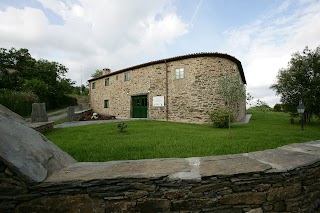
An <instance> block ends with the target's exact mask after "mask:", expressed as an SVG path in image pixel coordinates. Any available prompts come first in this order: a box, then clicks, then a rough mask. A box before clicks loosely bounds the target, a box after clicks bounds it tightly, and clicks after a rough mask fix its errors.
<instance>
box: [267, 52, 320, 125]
mask: <svg viewBox="0 0 320 213" xmlns="http://www.w3.org/2000/svg"><path fill="white" fill-rule="evenodd" d="M270 88H271V89H273V90H275V91H276V94H277V95H280V97H281V102H282V103H283V105H284V107H285V108H286V109H287V110H289V111H291V112H296V107H297V105H298V104H299V101H300V100H302V102H303V103H304V105H305V107H306V110H305V118H306V120H307V121H308V122H310V118H311V115H312V114H315V115H318V116H319V115H320V107H319V106H320V46H319V47H317V48H316V49H315V50H311V49H309V48H308V47H305V49H304V50H303V51H302V52H301V53H300V52H296V53H294V54H293V55H292V58H291V60H290V61H289V63H288V66H287V68H282V69H280V70H279V73H278V76H277V82H276V83H275V84H273V85H272V86H271V87H270Z"/></svg>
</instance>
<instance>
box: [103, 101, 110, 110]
mask: <svg viewBox="0 0 320 213" xmlns="http://www.w3.org/2000/svg"><path fill="white" fill-rule="evenodd" d="M103 108H105V109H108V108H109V99H106V100H104V101H103Z"/></svg>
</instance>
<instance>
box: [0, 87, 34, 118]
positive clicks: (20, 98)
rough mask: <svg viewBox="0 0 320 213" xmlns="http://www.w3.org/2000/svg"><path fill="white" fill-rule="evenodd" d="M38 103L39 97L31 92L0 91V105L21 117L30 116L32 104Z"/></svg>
mask: <svg viewBox="0 0 320 213" xmlns="http://www.w3.org/2000/svg"><path fill="white" fill-rule="evenodd" d="M36 102H38V96H36V95H35V94H33V93H31V92H21V91H13V90H8V89H0V104H2V105H3V106H5V107H7V108H8V109H10V110H12V111H13V112H15V113H17V114H19V115H21V116H30V115H31V112H32V104H33V103H36Z"/></svg>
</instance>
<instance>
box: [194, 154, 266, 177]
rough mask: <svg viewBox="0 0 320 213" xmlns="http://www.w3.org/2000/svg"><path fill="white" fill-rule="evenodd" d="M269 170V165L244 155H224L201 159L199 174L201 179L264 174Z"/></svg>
mask: <svg viewBox="0 0 320 213" xmlns="http://www.w3.org/2000/svg"><path fill="white" fill-rule="evenodd" d="M270 168H271V166H270V165H267V164H264V163H261V162H259V161H257V160H254V159H250V158H248V157H246V156H244V155H224V156H213V157H204V158H201V163H200V174H201V176H202V177H206V176H215V175H234V174H243V173H251V172H264V171H266V170H268V169H270Z"/></svg>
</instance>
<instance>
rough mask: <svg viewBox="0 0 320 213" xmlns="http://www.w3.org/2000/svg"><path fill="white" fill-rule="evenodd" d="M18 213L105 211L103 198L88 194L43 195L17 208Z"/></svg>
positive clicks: (103, 212) (100, 212)
mask: <svg viewBox="0 0 320 213" xmlns="http://www.w3.org/2000/svg"><path fill="white" fill-rule="evenodd" d="M15 212H16V213H29V212H41V213H52V212H55V213H68V212H70V213H71V212H95V213H105V203H104V200H103V199H94V198H90V197H89V196H88V195H64V196H51V197H47V196H44V197H41V198H38V199H34V200H31V201H28V202H24V203H22V204H20V205H18V206H17V207H16V208H15Z"/></svg>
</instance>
